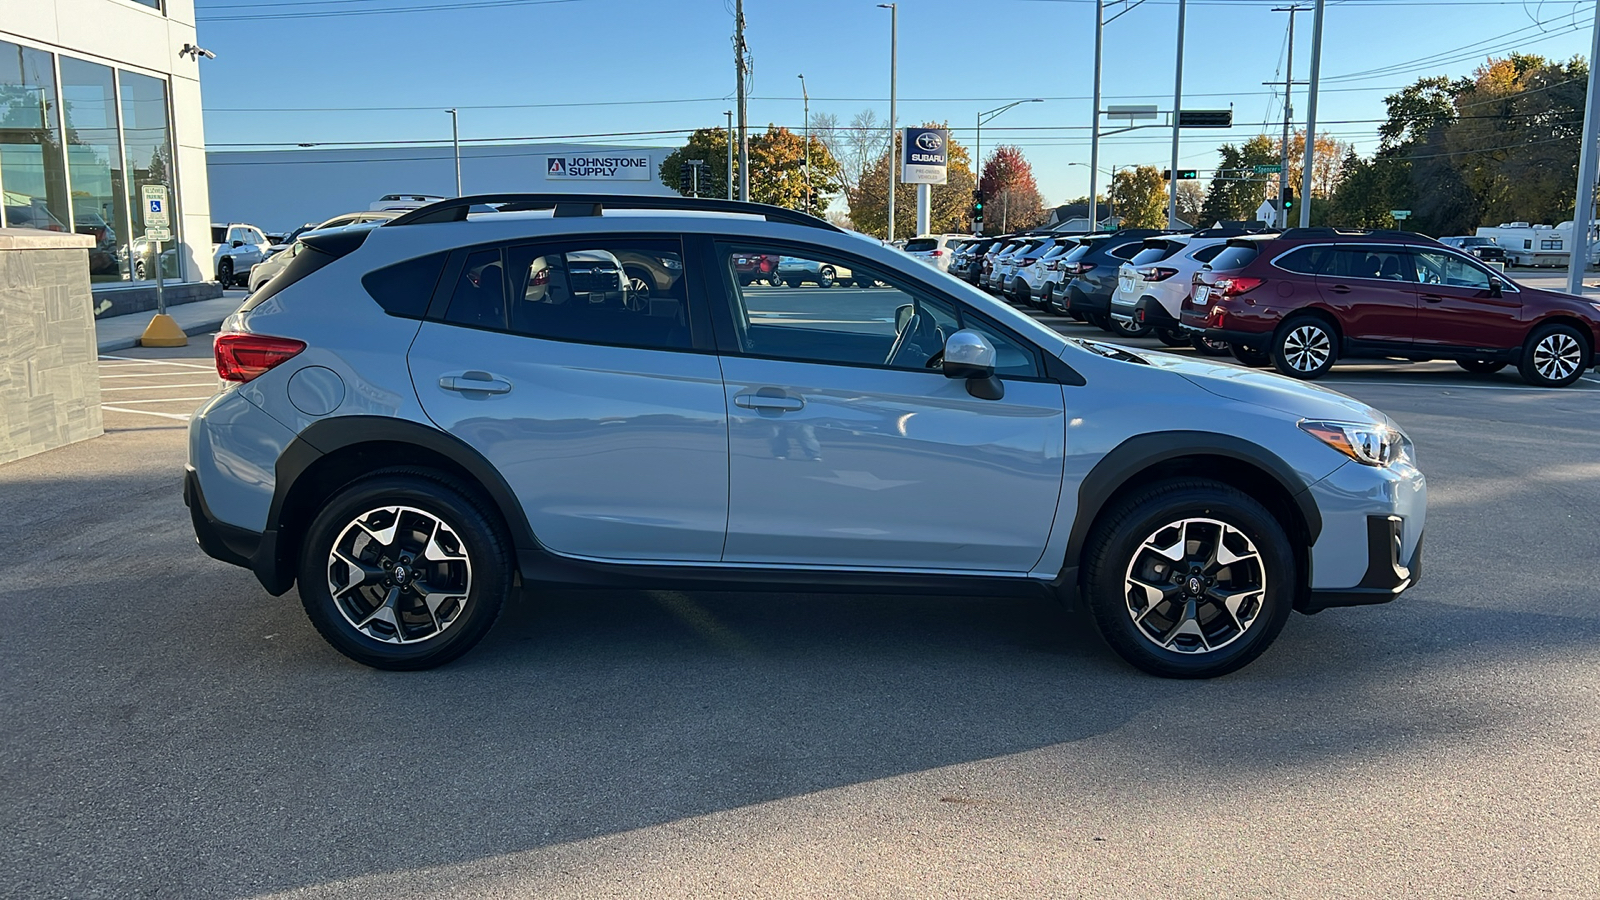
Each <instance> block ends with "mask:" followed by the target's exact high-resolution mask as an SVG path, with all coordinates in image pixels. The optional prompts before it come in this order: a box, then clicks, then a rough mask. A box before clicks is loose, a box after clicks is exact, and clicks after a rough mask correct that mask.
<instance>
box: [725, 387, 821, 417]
mask: <svg viewBox="0 0 1600 900" xmlns="http://www.w3.org/2000/svg"><path fill="white" fill-rule="evenodd" d="M733 405H734V406H742V407H744V408H745V409H760V410H769V411H772V412H796V411H798V410H801V409H804V408H805V405H806V401H804V400H802V399H801V398H799V397H796V396H794V395H792V394H787V393H784V392H783V391H782V390H780V389H779V388H772V387H764V388H760V389H758V390H756V391H755V392H753V393H746V394H735V395H734V397H733Z"/></svg>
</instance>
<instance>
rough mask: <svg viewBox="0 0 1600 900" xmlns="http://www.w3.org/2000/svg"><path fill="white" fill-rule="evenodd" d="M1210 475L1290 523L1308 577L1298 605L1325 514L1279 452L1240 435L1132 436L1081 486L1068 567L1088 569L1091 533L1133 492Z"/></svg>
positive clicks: (1298, 593)
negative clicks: (1085, 561)
mask: <svg viewBox="0 0 1600 900" xmlns="http://www.w3.org/2000/svg"><path fill="white" fill-rule="evenodd" d="M1181 478H1206V479H1210V480H1213V481H1218V482H1221V483H1223V484H1226V485H1229V486H1231V487H1235V488H1237V489H1239V490H1240V491H1243V492H1244V493H1245V494H1247V495H1249V496H1250V497H1252V498H1254V499H1255V500H1256V501H1257V502H1259V503H1261V504H1262V505H1263V506H1265V507H1266V508H1267V510H1268V511H1269V512H1271V513H1272V515H1273V517H1274V518H1275V519H1277V520H1278V522H1279V523H1280V524H1282V525H1283V527H1284V530H1285V532H1286V533H1287V534H1288V536H1289V538H1290V544H1291V546H1293V547H1294V551H1295V557H1296V560H1295V561H1296V563H1297V569H1298V571H1299V573H1300V581H1301V583H1300V584H1299V585H1298V586H1297V589H1296V605H1297V606H1298V605H1299V601H1300V600H1301V599H1302V598H1303V596H1304V594H1305V591H1306V585H1308V584H1310V572H1311V567H1310V561H1311V560H1310V550H1311V547H1312V545H1314V544H1315V543H1316V541H1317V537H1318V536H1319V535H1320V534H1321V533H1322V514H1321V513H1320V512H1319V511H1318V509H1317V505H1316V503H1315V501H1314V500H1313V499H1312V498H1311V495H1310V493H1309V491H1308V490H1307V487H1308V486H1307V485H1306V484H1305V482H1304V481H1303V480H1302V479H1301V478H1300V476H1299V475H1298V474H1296V473H1295V471H1294V470H1293V469H1292V468H1290V467H1289V465H1288V463H1285V462H1284V461H1283V460H1282V459H1281V458H1279V457H1278V456H1277V455H1276V454H1274V453H1272V452H1270V451H1268V450H1265V449H1263V448H1261V447H1259V446H1257V445H1255V444H1252V443H1250V442H1248V441H1245V440H1242V439H1240V438H1236V437H1233V436H1232V435H1225V434H1212V433H1209V432H1196V431H1180V432H1167V433H1164V434H1147V435H1139V436H1137V437H1132V438H1129V439H1128V440H1126V441H1123V442H1122V443H1121V444H1119V445H1117V447H1116V448H1115V449H1113V450H1112V451H1111V452H1109V453H1107V454H1106V455H1105V456H1104V457H1102V458H1101V459H1100V461H1099V462H1098V463H1096V464H1095V466H1094V468H1092V469H1090V471H1089V474H1088V475H1087V476H1086V477H1085V478H1084V479H1083V482H1082V484H1081V486H1080V487H1079V489H1078V504H1077V511H1076V514H1075V516H1074V517H1073V522H1072V530H1071V532H1070V533H1069V534H1068V537H1067V552H1066V558H1065V563H1066V568H1067V569H1077V570H1078V571H1079V572H1082V571H1083V570H1082V563H1083V555H1084V552H1085V547H1086V545H1087V542H1088V538H1089V535H1090V533H1091V532H1092V531H1093V530H1094V527H1095V525H1096V524H1097V523H1098V522H1099V520H1100V518H1101V517H1102V516H1103V515H1104V514H1105V513H1106V512H1108V511H1109V510H1111V509H1113V508H1114V507H1115V506H1116V503H1117V501H1118V500H1120V499H1121V498H1122V497H1124V496H1126V495H1127V494H1129V493H1130V492H1132V491H1136V490H1141V489H1143V488H1145V487H1148V486H1149V485H1152V484H1156V483H1158V482H1163V481H1169V480H1175V479H1181Z"/></svg>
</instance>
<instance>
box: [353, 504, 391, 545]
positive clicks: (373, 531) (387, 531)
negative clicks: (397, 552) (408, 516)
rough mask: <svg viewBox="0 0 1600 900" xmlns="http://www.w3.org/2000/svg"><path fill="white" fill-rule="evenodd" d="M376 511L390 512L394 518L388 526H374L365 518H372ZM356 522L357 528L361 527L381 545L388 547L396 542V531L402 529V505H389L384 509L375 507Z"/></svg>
mask: <svg viewBox="0 0 1600 900" xmlns="http://www.w3.org/2000/svg"><path fill="white" fill-rule="evenodd" d="M376 513H389V514H391V516H392V517H393V520H392V521H391V522H390V523H389V524H388V526H387V527H384V528H373V527H372V526H370V525H368V524H367V523H366V521H364V520H366V519H370V518H372V516H373V515H374V514H376ZM354 524H355V526H356V527H357V528H360V529H361V530H362V531H365V532H366V533H367V534H369V535H371V537H372V539H373V540H375V541H377V542H378V545H379V546H381V547H388V546H390V545H392V544H393V543H394V536H395V533H396V532H397V531H399V530H400V507H398V506H389V507H385V508H383V509H375V510H373V511H372V512H369V513H367V514H366V515H364V516H362V517H361V518H360V519H357V520H356V521H355V522H354Z"/></svg>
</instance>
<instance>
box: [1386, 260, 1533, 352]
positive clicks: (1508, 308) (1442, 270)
mask: <svg viewBox="0 0 1600 900" xmlns="http://www.w3.org/2000/svg"><path fill="white" fill-rule="evenodd" d="M1411 258H1412V260H1413V261H1414V262H1415V264H1416V270H1417V294H1418V299H1419V300H1420V301H1421V302H1420V303H1418V304H1417V346H1418V347H1424V346H1432V347H1441V348H1443V347H1450V348H1458V349H1459V348H1471V349H1487V350H1504V349H1507V348H1509V347H1515V346H1516V345H1517V344H1518V342H1519V340H1520V332H1521V329H1520V328H1519V325H1518V319H1519V318H1520V316H1521V315H1522V300H1521V296H1522V295H1521V294H1520V293H1519V292H1518V291H1517V289H1516V286H1515V285H1510V284H1507V285H1506V286H1505V287H1504V289H1503V290H1502V292H1501V294H1500V296H1498V297H1497V296H1495V295H1494V292H1493V291H1492V290H1491V287H1490V281H1489V279H1490V278H1491V277H1493V276H1491V275H1490V274H1489V272H1488V270H1486V269H1484V268H1483V267H1482V266H1480V265H1478V264H1477V263H1474V262H1470V261H1468V260H1466V259H1464V258H1462V257H1460V256H1456V255H1455V254H1453V253H1443V252H1439V251H1434V250H1413V251H1412V252H1411Z"/></svg>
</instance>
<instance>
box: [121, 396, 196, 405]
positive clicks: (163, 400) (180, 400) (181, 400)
mask: <svg viewBox="0 0 1600 900" xmlns="http://www.w3.org/2000/svg"><path fill="white" fill-rule="evenodd" d="M210 399H211V395H209V394H207V395H206V396H204V397H155V398H152V399H148V400H118V401H117V402H118V403H192V402H196V401H200V400H210Z"/></svg>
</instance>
